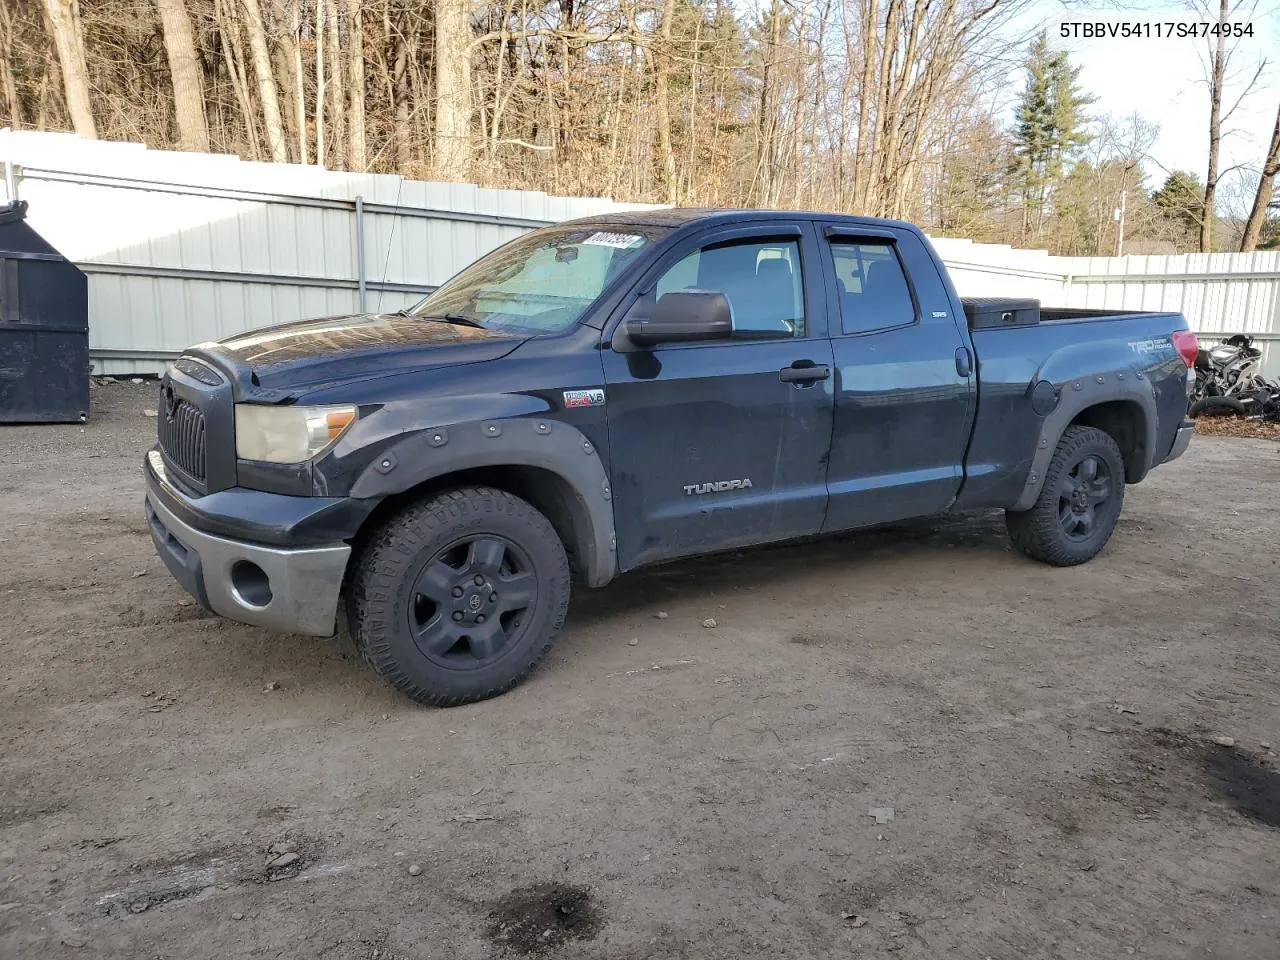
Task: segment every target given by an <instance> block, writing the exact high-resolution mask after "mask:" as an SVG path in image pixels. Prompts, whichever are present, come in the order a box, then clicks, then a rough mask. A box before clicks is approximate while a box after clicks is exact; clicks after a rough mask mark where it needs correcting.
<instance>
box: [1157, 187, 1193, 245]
mask: <svg viewBox="0 0 1280 960" xmlns="http://www.w3.org/2000/svg"><path fill="white" fill-rule="evenodd" d="M1151 200H1152V202H1154V203H1155V205H1156V206H1157V207H1160V208H1161V209H1162V210H1164V211H1165V213H1166V215H1167V216H1168V218H1169V219H1170V220H1171V221H1172V222H1173V223H1174V225H1175V227H1176V230H1177V232H1178V233H1179V234H1180V237H1179V239H1180V240H1182V242H1183V243H1189V242H1190V240H1191V238H1193V237H1195V236H1198V235H1199V233H1200V214H1201V209H1202V207H1203V204H1204V184H1202V183H1201V182H1200V180H1199V178H1198V177H1196V175H1195V174H1194V173H1188V172H1187V171H1186V170H1175V171H1173V173H1171V174H1169V176H1168V177H1166V178H1165V181H1164V184H1163V185H1162V186H1161V187H1160V189H1159V190H1157V191H1156V192H1155V193H1154V194H1152V195H1151Z"/></svg>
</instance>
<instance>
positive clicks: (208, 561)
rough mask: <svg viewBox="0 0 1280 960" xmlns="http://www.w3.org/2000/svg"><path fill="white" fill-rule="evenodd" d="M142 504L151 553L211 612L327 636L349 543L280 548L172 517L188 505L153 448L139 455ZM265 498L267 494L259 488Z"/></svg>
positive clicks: (278, 628) (265, 624) (332, 624)
mask: <svg viewBox="0 0 1280 960" xmlns="http://www.w3.org/2000/svg"><path fill="white" fill-rule="evenodd" d="M144 473H145V474H146V480H147V495H146V502H145V507H144V509H145V510H146V515H147V526H148V527H149V528H150V530H151V539H152V541H153V542H154V543H155V547H156V552H157V553H158V554H159V555H160V559H161V560H163V561H164V565H165V566H166V567H168V569H169V572H170V573H171V574H172V575H173V577H174V579H175V580H177V581H178V583H179V584H181V586H182V588H183V589H184V590H186V591H187V592H188V593H189V594H191V595H192V596H193V597H195V598H196V600H198V601H199V602H200V603H201V604H202V605H203V606H205V607H208V608H209V609H210V610H212V611H213V612H214V613H218V614H221V615H222V616H224V617H227V618H228V619H231V620H238V621H240V622H241V623H249V624H253V625H254V626H258V627H266V628H268V629H271V630H280V631H284V632H287V633H305V634H312V635H314V636H322V637H327V636H330V635H332V634H333V631H334V621H335V618H336V616H337V610H338V593H339V590H340V589H341V586H342V578H343V575H344V574H345V572H346V569H347V560H348V559H349V558H350V556H351V548H350V547H349V546H347V545H346V544H345V543H341V542H339V543H330V544H324V545H318V546H307V547H298V548H286V547H277V546H268V545H266V544H262V543H252V542H248V541H243V540H235V539H231V538H228V537H222V536H218V535H216V534H212V533H208V532H206V531H203V530H198V529H197V528H196V527H194V526H192V525H191V524H190V523H189V522H187V521H186V520H184V519H181V518H179V516H178V515H177V512H176V511H175V510H174V509H171V508H170V507H169V505H168V504H169V503H174V504H175V505H176V504H182V505H183V506H184V508H185V509H184V511H183V512H189V511H190V510H192V509H194V505H193V502H192V500H191V498H189V497H187V496H185V495H184V494H183V493H181V492H180V491H178V490H177V489H176V488H174V487H173V485H172V484H170V483H169V482H168V481H167V478H166V474H165V470H164V462H163V460H162V459H161V457H160V454H159V453H158V452H157V451H154V450H153V451H151V453H150V454H148V456H147V462H146V468H145V470H144ZM265 496H271V495H270V494H266V495H265Z"/></svg>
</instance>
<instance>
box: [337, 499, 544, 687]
mask: <svg viewBox="0 0 1280 960" xmlns="http://www.w3.org/2000/svg"><path fill="white" fill-rule="evenodd" d="M568 605H569V563H568V560H567V558H566V556H565V552H564V546H563V544H561V542H560V539H559V537H558V536H557V535H556V532H555V529H554V528H553V527H552V526H551V523H550V521H548V520H547V518H546V517H544V516H543V515H542V514H541V513H539V512H538V511H537V510H535V509H534V508H533V507H532V506H530V505H529V504H528V503H526V502H525V501H524V500H521V499H520V498H519V497H515V496H513V495H511V494H509V493H507V492H505V491H503V490H495V489H492V488H488V487H467V488H463V489H459V490H452V491H449V492H447V493H442V494H440V495H438V496H435V497H433V498H432V499H430V500H427V501H424V502H423V503H419V504H415V505H413V506H411V507H409V508H407V509H406V510H404V511H403V512H401V513H400V514H398V515H397V516H395V517H394V518H392V519H391V520H390V521H388V522H387V523H386V524H385V525H384V526H383V527H382V529H381V530H380V531H379V532H378V533H377V534H376V535H375V536H374V537H373V539H372V540H371V541H370V543H369V544H368V546H367V547H366V549H365V550H364V552H363V554H362V555H361V558H360V561H359V563H358V564H357V567H356V570H355V573H354V576H353V578H352V589H351V596H350V600H349V602H348V620H349V625H350V630H351V636H352V639H353V640H354V641H355V645H356V648H357V649H358V650H359V651H360V652H361V654H362V655H363V657H364V659H365V660H366V661H367V662H368V663H369V664H370V666H372V667H373V669H374V670H375V671H376V672H377V673H378V674H379V675H380V676H382V677H383V678H385V679H386V680H387V681H389V682H390V683H391V684H392V685H393V686H394V687H396V689H398V690H400V691H401V692H402V693H405V694H407V695H408V696H410V697H412V698H413V699H414V700H417V701H418V702H419V703H426V704H430V705H433V706H441V707H447V706H455V705H458V704H462V703H471V702H474V701H476V700H484V699H486V698H488V697H494V696H497V695H498V694H501V693H505V692H506V691H508V690H510V689H511V688H512V687H514V686H516V684H518V683H520V681H522V680H524V679H525V677H527V676H528V675H529V674H530V673H532V672H533V670H534V668H535V667H536V666H537V665H538V663H539V662H540V661H541V660H542V658H543V657H544V656H546V654H547V651H549V650H550V649H551V646H552V644H553V643H554V642H555V639H556V635H557V634H558V633H559V631H560V628H561V627H562V626H563V624H564V618H565V613H566V611H567V609H568Z"/></svg>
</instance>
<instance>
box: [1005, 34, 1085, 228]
mask: <svg viewBox="0 0 1280 960" xmlns="http://www.w3.org/2000/svg"><path fill="white" fill-rule="evenodd" d="M1025 68H1026V71H1027V82H1026V86H1025V87H1024V88H1023V91H1022V96H1021V97H1020V98H1019V101H1018V109H1017V114H1016V119H1015V124H1014V130H1013V141H1014V163H1013V169H1012V170H1011V171H1010V173H1011V175H1012V179H1013V182H1014V183H1015V184H1016V185H1017V190H1018V193H1019V194H1020V196H1021V200H1022V206H1023V215H1022V231H1023V241H1024V242H1025V241H1026V239H1027V235H1028V233H1030V230H1031V227H1032V225H1033V223H1034V226H1035V233H1036V235H1037V236H1038V235H1039V233H1040V231H1041V228H1042V227H1043V225H1044V219H1045V210H1046V207H1047V206H1048V205H1049V200H1050V197H1051V194H1052V192H1053V189H1054V188H1055V187H1056V186H1057V185H1058V184H1059V182H1060V181H1061V179H1062V175H1063V171H1064V169H1065V166H1066V164H1067V163H1068V162H1069V161H1070V159H1071V157H1072V155H1073V154H1074V153H1075V151H1076V150H1078V149H1079V148H1080V147H1081V146H1083V145H1084V144H1085V143H1087V142H1088V140H1089V136H1088V134H1087V133H1086V131H1085V127H1084V124H1085V121H1086V118H1085V116H1084V110H1085V108H1086V107H1088V105H1089V104H1091V103H1092V102H1093V100H1094V98H1093V97H1090V96H1087V95H1086V94H1084V93H1083V92H1082V91H1081V90H1080V86H1079V76H1080V68H1079V67H1073V66H1072V65H1071V61H1070V59H1069V58H1068V57H1067V54H1066V53H1065V52H1063V51H1057V52H1055V51H1053V50H1051V49H1050V48H1049V38H1048V35H1047V33H1045V32H1041V34H1040V35H1039V36H1038V37H1036V39H1035V40H1033V41H1032V42H1031V49H1030V50H1029V51H1028V54H1027V61H1026V64H1025Z"/></svg>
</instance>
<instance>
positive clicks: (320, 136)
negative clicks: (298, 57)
mask: <svg viewBox="0 0 1280 960" xmlns="http://www.w3.org/2000/svg"><path fill="white" fill-rule="evenodd" d="M325 32H326V31H325V28H324V0H316V29H315V34H314V36H315V48H316V164H317V165H318V166H321V167H323V166H324V44H325Z"/></svg>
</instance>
